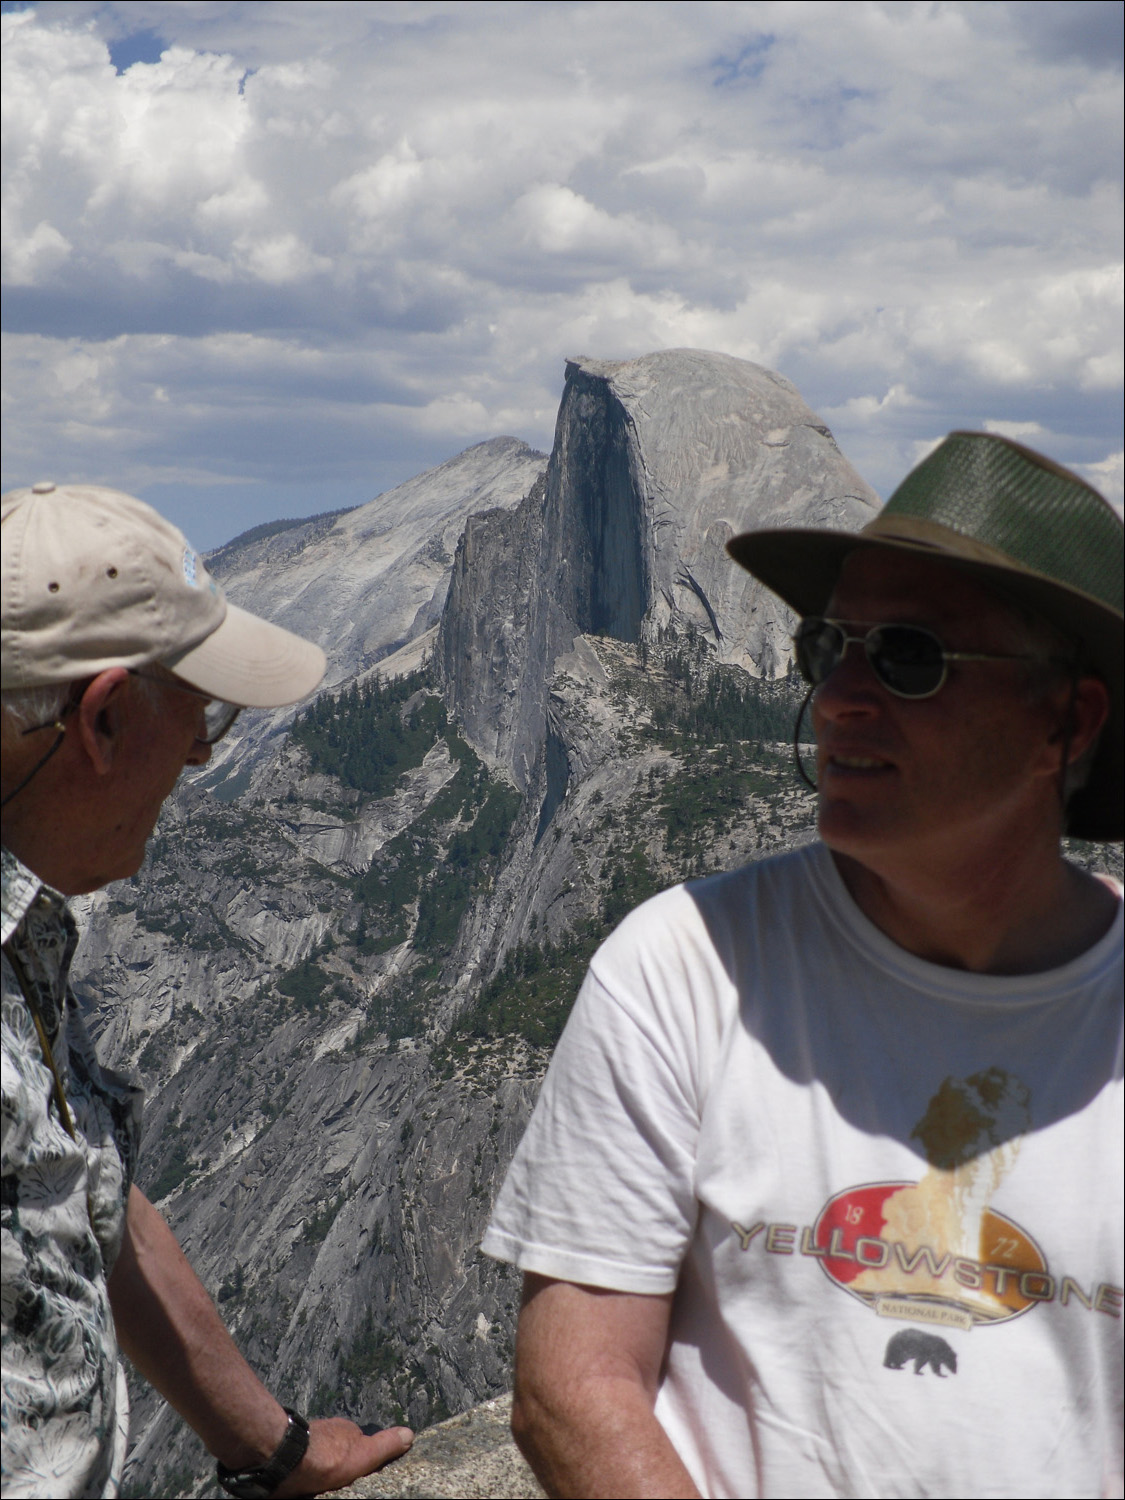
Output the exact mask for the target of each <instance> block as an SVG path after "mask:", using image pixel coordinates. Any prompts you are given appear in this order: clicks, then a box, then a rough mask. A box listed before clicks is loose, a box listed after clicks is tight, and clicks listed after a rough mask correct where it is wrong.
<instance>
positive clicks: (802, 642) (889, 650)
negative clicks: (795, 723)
mask: <svg viewBox="0 0 1125 1500" xmlns="http://www.w3.org/2000/svg"><path fill="white" fill-rule="evenodd" d="M793 644H794V646H795V647H796V649H797V666H798V668H799V669H800V672H801V676H802V677H803V678H804V679H805V681H806V682H808V683H811V684H812V686H813V687H819V686H820V684H821V683H822V682H823V681H824V680H825V678H826V677H827V676H828V674H829V673H830V672H833V671H834V670H835V669H836V668H837V667H838V666H839V665H840V663H841V662H842V661H843V659H844V656H845V655H846V653H847V649H848V647H849V646H850V645H852V644H856V645H861V646H862V647H863V652H864V655H865V656H866V657H867V660H868V662H869V663H870V666H871V670H872V671H873V672H874V673H875V676H876V677H877V678H878V679H879V681H880V682H881V683H882V684H883V686H884V687H885V688H886V689H887V691H888V692H889V693H893V694H894V695H895V697H896V698H932V697H933V696H934V694H935V693H937V692H940V690H941V688H942V687H943V686H944V684H945V679H946V678H947V677H948V675H949V663H950V662H951V661H1034V660H1037V658H1035V657H1031V656H997V655H992V654H986V653H984V652H981V651H947V650H946V649H945V647H944V646H943V645H942V643H941V641H940V640H939V639H938V637H937V636H936V635H934V633H933V631H931V630H926V629H925V628H924V627H923V626H921V625H872V626H871V627H870V629H869V630H868V631H867V633H866V634H865V635H849V634H848V631H847V627H846V626H845V624H844V623H843V622H842V621H841V620H826V619H824V618H823V617H822V616H820V615H809V616H808V617H807V618H806V619H804V620H802V621H801V623H800V625H799V626H798V627H797V633H796V635H795V636H794V637H793Z"/></svg>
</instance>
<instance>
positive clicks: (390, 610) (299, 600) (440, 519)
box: [207, 437, 547, 795]
mask: <svg viewBox="0 0 1125 1500" xmlns="http://www.w3.org/2000/svg"><path fill="white" fill-rule="evenodd" d="M546 464H547V455H546V454H545V453H538V452H536V450H535V449H534V448H529V447H528V445H527V444H526V443H523V442H521V441H520V440H519V439H518V438H512V437H498V438H490V439H489V440H488V441H487V442H484V443H477V444H476V445H475V446H474V447H472V448H467V449H466V450H465V452H463V453H459V454H457V455H456V457H454V458H451V459H448V460H447V461H446V462H445V463H443V464H439V465H438V466H437V468H434V469H428V470H427V471H426V472H425V473H424V474H419V475H418V476H417V477H416V478H414V479H409V480H407V481H406V483H405V484H400V485H398V486H397V487H396V488H395V489H393V490H388V491H387V492H386V493H385V494H382V495H377V496H376V497H375V499H374V500H370V501H368V502H367V504H366V505H360V506H357V507H356V509H355V510H349V511H345V512H343V513H338V514H332V515H326V516H321V517H315V518H313V519H312V520H308V521H304V522H299V523H297V524H279V525H278V526H277V527H255V528H254V530H253V531H251V532H249V533H247V534H246V536H244V537H236V538H235V539H234V541H232V542H229V543H227V545H226V546H225V547H220V548H219V549H218V550H217V551H216V552H214V553H212V554H211V556H210V557H209V558H208V567H209V568H210V569H211V571H212V572H213V574H214V575H215V577H216V578H218V579H219V580H220V582H221V583H222V585H223V588H224V589H225V590H226V592H227V594H228V596H229V597H230V598H231V599H232V600H233V601H234V603H236V604H241V605H242V606H243V608H245V609H249V610H252V611H253V612H254V613H255V614H260V615H262V616H264V617H265V618H266V619H268V620H273V621H275V622H276V623H277V624H278V625H284V626H286V628H287V629H289V630H293V631H296V633H297V634H298V635H303V636H306V637H308V639H309V640H313V641H316V642H317V643H318V644H319V645H322V646H323V647H324V649H325V652H326V653H327V655H328V673H327V676H326V677H325V684H324V685H325V687H334V686H336V685H338V684H340V683H343V682H348V681H350V680H351V679H352V678H353V677H355V676H357V675H358V674H359V673H361V672H363V671H364V670H365V669H370V668H371V667H373V666H374V665H376V664H377V663H379V662H381V661H383V660H385V659H386V658H387V657H390V656H392V655H396V654H397V655H398V656H399V657H400V658H402V659H403V660H404V661H405V662H406V664H407V665H414V666H416V665H417V663H418V661H419V660H420V659H421V656H422V654H423V651H424V650H425V649H426V647H427V646H428V645H429V644H430V643H431V640H432V635H433V631H434V629H435V628H436V626H437V623H438V620H439V619H440V618H441V612H442V609H443V608H444V605H445V596H446V593H447V591H448V587H449V576H450V567H451V564H452V561H453V553H454V550H455V548H456V546H457V542H458V539H459V538H460V536H461V532H462V529H463V527H464V525H465V519H466V517H467V516H469V515H470V514H472V513H473V512H476V511H481V510H496V511H499V512H504V511H507V510H510V509H511V508H512V507H514V506H516V505H518V504H519V502H520V501H521V500H522V499H523V497H524V496H525V495H526V494H527V492H528V490H529V489H531V487H532V485H533V484H534V483H535V481H536V479H537V478H538V477H539V476H540V475H541V474H542V473H543V470H544V469H545V468H546ZM263 533H265V534H263ZM292 718H293V710H292V709H280V710H278V711H277V712H276V713H270V714H257V715H255V716H254V717H253V718H252V719H245V720H242V721H240V723H239V725H238V729H237V734H236V735H235V736H232V737H231V738H230V739H229V741H228V740H224V741H223V743H222V744H221V745H220V746H219V747H218V749H217V751H216V754H215V757H214V762H213V765H212V769H211V772H210V774H209V776H208V778H207V782H208V784H209V785H211V786H219V785H220V784H221V783H222V782H224V781H225V780H227V779H228V777H230V776H232V775H234V776H237V775H239V773H242V775H243V779H244V777H245V772H246V769H247V767H248V765H249V764H251V763H252V762H253V761H254V760H255V759H256V758H257V754H258V753H259V752H260V750H261V747H262V746H264V745H265V744H266V743H267V742H268V741H269V740H270V739H271V738H272V737H273V736H275V735H276V734H277V733H278V732H279V731H280V730H282V729H284V727H285V726H286V725H287V724H289V723H290V722H291V720H292ZM240 788H241V783H239V784H238V785H237V786H236V787H235V788H234V789H233V792H234V795H237V793H238V790H240ZM231 790H232V789H230V788H228V792H227V795H229V794H230V792H231Z"/></svg>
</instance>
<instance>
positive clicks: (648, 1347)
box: [512, 1276, 699, 1500]
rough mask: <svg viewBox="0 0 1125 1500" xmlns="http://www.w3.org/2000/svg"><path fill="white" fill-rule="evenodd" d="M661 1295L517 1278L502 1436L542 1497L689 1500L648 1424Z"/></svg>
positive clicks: (660, 1432)
mask: <svg viewBox="0 0 1125 1500" xmlns="http://www.w3.org/2000/svg"><path fill="white" fill-rule="evenodd" d="M671 1309H672V1297H671V1294H669V1295H668V1296H664V1297H653V1296H639V1295H635V1294H633V1293H630V1292H610V1291H605V1290H603V1289H602V1288H600V1287H593V1286H576V1285H574V1284H573V1283H571V1282H569V1281H551V1280H549V1279H548V1278H547V1277H545V1276H525V1277H524V1282H523V1306H522V1307H521V1309H520V1321H519V1330H518V1332H517V1335H516V1390H515V1400H514V1402H513V1405H512V1434H513V1436H514V1437H515V1440H516V1442H517V1443H518V1445H519V1447H520V1449H521V1451H522V1452H523V1455H524V1457H525V1458H526V1459H527V1461H528V1463H529V1464H530V1465H531V1467H532V1468H533V1469H534V1470H535V1474H536V1477H537V1478H538V1480H539V1483H540V1484H541V1485H542V1486H543V1488H544V1489H545V1490H546V1491H547V1493H548V1495H557V1496H565V1495H579V1496H588V1497H591V1500H593V1497H597V1496H614V1495H628V1496H636V1497H637V1500H644V1497H646V1496H654V1497H655V1496H664V1497H668V1500H682V1497H688V1500H691V1497H695V1500H698V1497H699V1491H698V1490H697V1489H696V1487H695V1485H694V1483H693V1482H692V1478H691V1475H690V1474H689V1473H688V1471H687V1470H686V1469H685V1468H684V1465H683V1463H682V1461H681V1460H680V1457H679V1455H678V1454H677V1453H676V1451H675V1449H674V1448H673V1447H672V1444H671V1443H670V1442H669V1441H668V1436H667V1434H666V1433H665V1431H664V1429H663V1427H661V1425H660V1423H659V1422H658V1421H657V1420H656V1418H655V1416H654V1415H653V1405H654V1403H655V1401H656V1390H657V1385H658V1382H659V1378H660V1368H661V1366H662V1364H663V1362H664V1350H665V1345H666V1343H667V1339H668V1318H669V1314H670V1313H671Z"/></svg>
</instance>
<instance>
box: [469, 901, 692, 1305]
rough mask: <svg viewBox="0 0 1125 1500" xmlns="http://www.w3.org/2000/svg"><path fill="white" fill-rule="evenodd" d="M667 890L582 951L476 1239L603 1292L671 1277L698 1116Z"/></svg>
mask: <svg viewBox="0 0 1125 1500" xmlns="http://www.w3.org/2000/svg"><path fill="white" fill-rule="evenodd" d="M677 896H678V897H680V898H683V893H682V891H677V892H666V893H665V895H664V896H663V897H657V898H656V899H655V901H653V902H650V903H648V905H647V907H642V908H641V909H640V911H638V912H636V913H634V914H633V916H632V917H630V918H627V919H626V922H625V923H624V924H623V925H622V927H621V928H619V929H618V931H617V933H615V934H614V935H613V937H611V938H610V939H609V942H608V943H607V944H606V945H605V946H604V947H603V948H602V949H601V951H600V952H599V953H598V954H597V955H596V956H595V959H594V962H593V964H592V965H591V967H590V971H589V973H588V974H587V976H586V979H585V982H584V983H583V985H582V988H581V990H580V991H579V995H578V999H577V1001H576V1002H575V1006H574V1010H573V1012H572V1014H571V1017H570V1020H569V1021H568V1023H567V1026H566V1029H565V1031H564V1032H563V1035H562V1038H561V1040H560V1042H559V1045H558V1048H557V1049H556V1052H555V1056H554V1058H553V1059H552V1062H551V1066H550V1069H549V1070H548V1073H547V1077H546V1079H545V1081H544V1084H543V1089H542V1092H541V1094H540V1096H539V1101H538V1103H537V1105H536V1108H535V1112H534V1114H533V1115H532V1119H531V1123H530V1124H529V1126H528V1129H527V1132H526V1134H525V1135H524V1138H523V1140H522V1142H521V1143H520V1146H519V1149H518V1150H517V1152H516V1156H515V1158H514V1160H513V1162H512V1166H511V1168H510V1170H509V1173H508V1176H507V1179H506V1181H505V1183H504V1186H503V1188H502V1189H501V1192H500V1196H499V1198H498V1199H497V1203H496V1208H495V1211H494V1215H493V1219H492V1223H491V1224H490V1225H489V1228H488V1231H487V1233H486V1235H485V1238H484V1242H483V1245H482V1248H483V1249H484V1251H485V1253H486V1254H488V1255H491V1256H493V1257H495V1258H496V1259H497V1260H506V1261H510V1262H512V1263H513V1264H515V1265H516V1266H518V1267H519V1268H520V1269H521V1270H523V1271H534V1272H537V1273H539V1274H540V1275H544V1276H552V1277H558V1278H559V1279H561V1280H565V1281H573V1282H579V1283H584V1284H588V1285H592V1286H599V1287H606V1288H610V1289H612V1290H615V1291H623V1292H641V1293H650V1294H659V1293H663V1292H669V1291H672V1290H673V1289H674V1288H675V1286H676V1281H677V1276H678V1271H679V1266H680V1262H681V1260H682V1259H683V1257H684V1254H685V1253H686V1250H687V1247H688V1245H689V1243H690V1240H691V1237H692V1234H693V1232H694V1230H695V1221H696V1213H697V1205H696V1199H695V1192H694V1174H695V1156H696V1139H697V1136H698V1132H699V1115H700V1086H699V1066H700V1059H699V1034H698V1033H699V1025H698V1016H697V1014H696V1008H695V1005H694V1003H693V1001H694V1000H696V999H698V996H695V997H693V996H692V994H691V993H690V989H691V988H692V983H691V969H690V965H689V964H688V963H687V962H686V960H687V954H686V953H685V952H683V951H682V949H683V944H682V943H680V942H678V941H677V938H676V933H675V923H674V922H672V923H670V922H669V921H668V920H667V919H668V917H669V916H670V915H674V914H675V913H676V909H677V907H678V906H679V902H677V901H676V900H675V899H674V898H676V897H677ZM650 908H655V910H652V909H650ZM680 910H682V907H680ZM690 946H692V945H691V944H688V947H690ZM694 975H695V981H696V987H697V986H698V975H699V970H698V966H696V968H695V970H694Z"/></svg>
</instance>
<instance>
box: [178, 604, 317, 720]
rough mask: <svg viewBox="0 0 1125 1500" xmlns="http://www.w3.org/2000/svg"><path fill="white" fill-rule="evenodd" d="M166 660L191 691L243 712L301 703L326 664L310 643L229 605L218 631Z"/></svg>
mask: <svg viewBox="0 0 1125 1500" xmlns="http://www.w3.org/2000/svg"><path fill="white" fill-rule="evenodd" d="M163 662H164V665H165V666H166V667H169V668H170V669H171V670H172V671H174V672H175V673H176V675H177V676H178V677H182V678H183V679H184V681H185V682H190V683H191V685H192V686H193V687H197V688H201V689H202V690H203V692H205V693H210V694H211V696H212V697H214V698H222V699H223V700H224V702H226V703H238V704H240V705H241V706H242V707H243V708H283V707H284V706H285V705H286V704H289V703H297V702H299V701H300V700H301V699H302V698H305V697H307V696H308V694H309V693H311V692H312V691H313V690H314V689H315V688H316V687H318V686H319V684H320V681H321V679H322V678H323V676H324V673H325V669H326V668H327V665H328V659H327V657H326V656H325V654H324V652H323V651H322V650H321V649H320V647H319V646H315V645H314V644H313V643H312V641H306V640H304V639H303V638H302V637H301V636H299V635H294V634H293V632H292V631H291V630H285V629H283V628H282V626H280V625H271V624H270V623H269V621H268V620H262V619H260V618H259V617H258V616H257V615H252V614H250V613H249V611H248V610H245V609H239V607H238V606H237V604H230V603H228V604H227V613H226V618H225V619H224V620H223V623H222V624H221V625H220V626H219V628H218V629H217V630H213V631H212V632H211V634H210V635H209V636H207V637H206V638H205V639H204V640H202V641H201V642H200V643H199V645H198V646H193V647H191V649H190V650H188V651H184V652H182V653H179V654H177V655H175V656H168V657H165V658H163Z"/></svg>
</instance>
